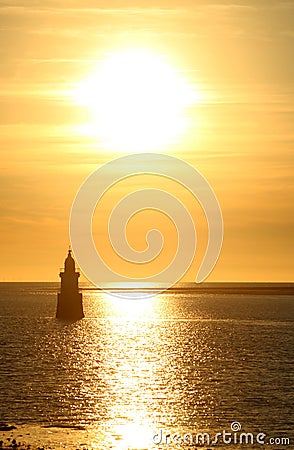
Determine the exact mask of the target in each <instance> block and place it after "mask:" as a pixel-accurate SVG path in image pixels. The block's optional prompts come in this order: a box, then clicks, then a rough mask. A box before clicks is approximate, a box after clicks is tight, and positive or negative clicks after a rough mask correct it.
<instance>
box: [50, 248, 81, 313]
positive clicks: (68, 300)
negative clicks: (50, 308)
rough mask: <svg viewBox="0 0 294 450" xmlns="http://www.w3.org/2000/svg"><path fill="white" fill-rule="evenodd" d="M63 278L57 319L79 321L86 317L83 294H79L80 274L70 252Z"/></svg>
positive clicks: (58, 297)
mask: <svg viewBox="0 0 294 450" xmlns="http://www.w3.org/2000/svg"><path fill="white" fill-rule="evenodd" d="M59 276H60V278H61V289H60V294H57V310H56V318H57V319H62V320H79V319H82V318H83V317H84V311H83V303H82V294H80V293H79V283H78V279H79V276H80V273H79V272H76V268H75V261H74V259H73V257H72V256H71V250H69V251H68V255H67V258H66V260H65V262H64V271H62V272H60V274H59Z"/></svg>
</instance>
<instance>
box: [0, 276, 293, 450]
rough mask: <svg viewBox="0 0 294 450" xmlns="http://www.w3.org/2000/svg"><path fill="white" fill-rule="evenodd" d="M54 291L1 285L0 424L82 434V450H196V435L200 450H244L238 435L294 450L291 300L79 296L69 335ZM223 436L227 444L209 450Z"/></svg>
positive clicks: (188, 294) (45, 286) (180, 294)
mask: <svg viewBox="0 0 294 450" xmlns="http://www.w3.org/2000/svg"><path fill="white" fill-rule="evenodd" d="M56 292H57V284H53V283H51V284H50V283H0V318H1V322H0V347H1V353H0V421H2V422H3V421H4V422H9V423H13V424H16V425H17V426H21V425H22V424H23V425H26V426H36V427H39V428H36V429H40V427H42V428H43V427H46V426H55V427H65V428H66V427H80V428H81V429H83V428H84V430H91V436H92V437H91V436H90V438H89V436H88V438H87V439H88V441H87V443H88V445H89V447H88V448H90V445H91V444H92V447H93V448H114V449H128V448H138V449H139V448H144V449H149V448H153V447H154V448H197V446H195V445H194V447H193V446H192V445H191V446H188V444H189V443H191V439H196V434H197V433H200V432H207V433H209V439H210V446H209V445H206V447H207V448H244V446H243V445H240V442H239V438H240V433H241V432H242V431H244V432H247V433H251V434H252V435H254V442H253V444H252V445H245V447H246V448H253V447H254V448H255V447H256V448H289V449H290V448H293V445H292V444H293V424H294V414H293V406H294V393H293V392H294V391H293V380H294V370H293V368H294V327H293V324H294V298H293V296H291V295H255V294H250V295H249V294H244V293H243V294H242V295H241V294H237V293H235V294H230V295H226V294H217V293H214V294H209V293H205V294H204V293H202V294H201V293H196V292H195V291H192V290H191V291H189V290H185V291H181V290H179V291H177V292H176V293H175V292H171V293H165V294H162V295H160V296H158V297H155V298H153V299H144V300H122V299H117V298H114V297H111V296H110V295H108V294H105V293H102V292H97V291H93V290H89V291H85V292H84V294H83V296H84V310H85V315H86V318H85V319H83V320H81V321H79V322H76V323H71V324H70V323H62V322H59V321H57V320H55V318H54V315H55V308H56ZM233 422H239V425H238V424H233V425H232V423H233ZM240 426H241V427H242V428H241V430H239V428H240ZM44 429H45V428H44ZM61 429H63V428H61ZM69 429H70V428H69ZM48 430H50V428H48ZM93 430H94V431H93ZM224 431H225V432H227V433H231V435H232V436H231V439H235V440H236V442H235V443H234V442H233V441H232V442H231V443H225V442H223V434H222V436H220V437H219V438H217V439H218V440H217V442H216V443H213V444H211V441H213V440H215V439H216V438H215V434H216V433H218V432H219V433H223V432H224ZM233 431H235V437H234V436H233V434H234V433H233ZM173 433H178V434H179V439H182V440H181V445H179V443H180V441H178V443H175V441H171V437H168V434H173ZM185 433H188V435H187V436H186V438H185V439H186V441H184V438H183V436H184V434H185ZM258 433H264V434H265V435H266V437H265V438H260V439H261V440H262V439H264V441H265V442H264V445H263V444H261V443H257V442H256V436H257V434H258ZM200 438H201V436H200ZM200 438H198V439H200ZM270 438H274V439H276V440H275V441H271V442H269V439H270ZM282 438H288V439H290V440H291V443H290V445H287V441H282V440H281V441H278V440H277V439H282ZM79 439H80V437H79ZM91 439H92V440H91ZM175 439H177V438H175ZM201 439H202V438H201ZM205 439H206V440H207V439H208V437H207V436H205ZM224 439H227V440H228V439H230V436H229V435H227V437H225V438H224ZM244 439H245V438H244ZM248 439H251V437H248ZM165 442H168V445H165ZM204 443H205V444H208V442H206V441H205V442H204ZM206 447H205V445H204V448H206ZM57 448H58V447H57Z"/></svg>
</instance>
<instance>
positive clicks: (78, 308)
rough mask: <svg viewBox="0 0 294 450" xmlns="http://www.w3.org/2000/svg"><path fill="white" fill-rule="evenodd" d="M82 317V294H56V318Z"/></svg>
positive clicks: (72, 318)
mask: <svg viewBox="0 0 294 450" xmlns="http://www.w3.org/2000/svg"><path fill="white" fill-rule="evenodd" d="M83 317H84V311H83V302H82V294H74V295H70V296H67V295H64V294H57V309H56V319H60V320H67V321H75V320H80V319H82V318H83Z"/></svg>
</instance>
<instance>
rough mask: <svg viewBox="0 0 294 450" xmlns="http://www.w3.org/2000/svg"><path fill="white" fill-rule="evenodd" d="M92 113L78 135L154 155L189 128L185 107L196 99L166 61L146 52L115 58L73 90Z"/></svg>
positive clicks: (114, 147) (137, 51) (161, 57)
mask: <svg viewBox="0 0 294 450" xmlns="http://www.w3.org/2000/svg"><path fill="white" fill-rule="evenodd" d="M74 99H75V102H76V103H78V104H79V105H84V106H86V107H88V108H89V109H90V110H91V122H90V123H87V124H84V125H83V126H82V128H81V129H82V131H83V132H84V133H86V134H89V135H91V136H96V137H97V138H99V139H101V140H102V141H103V142H104V143H105V144H106V145H108V146H109V147H111V148H112V149H116V150H119V149H120V150H124V151H125V150H129V151H147V150H148V151H152V150H156V149H159V148H161V147H162V146H163V145H165V144H168V143H170V142H173V141H174V139H175V138H176V137H177V136H178V135H179V134H180V133H181V132H183V130H184V129H185V127H186V126H187V122H188V121H187V115H186V110H187V107H189V106H191V105H193V104H194V103H196V102H197V101H198V100H199V93H197V92H196V90H195V88H194V87H193V86H192V85H191V84H189V83H188V82H187V81H186V79H185V78H184V77H183V76H182V75H181V74H180V73H179V72H178V71H177V70H176V69H174V68H173V67H172V65H171V64H169V62H168V61H167V58H166V57H164V56H162V55H157V54H155V53H151V52H148V51H145V50H128V51H121V52H117V53H113V54H111V55H109V56H108V57H107V58H105V59H104V60H103V61H102V62H101V63H100V64H99V66H98V67H97V70H96V71H95V73H93V74H92V75H91V76H90V77H88V78H87V79H85V80H82V81H81V82H79V83H78V85H77V86H76V89H74Z"/></svg>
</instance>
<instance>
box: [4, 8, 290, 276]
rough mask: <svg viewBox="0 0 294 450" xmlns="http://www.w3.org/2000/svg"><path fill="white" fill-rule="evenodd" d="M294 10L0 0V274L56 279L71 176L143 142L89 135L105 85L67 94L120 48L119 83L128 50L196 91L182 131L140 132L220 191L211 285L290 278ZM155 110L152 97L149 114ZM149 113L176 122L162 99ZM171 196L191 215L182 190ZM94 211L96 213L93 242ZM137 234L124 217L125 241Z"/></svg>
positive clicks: (75, 184) (170, 124) (76, 182)
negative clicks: (219, 231) (219, 232)
mask: <svg viewBox="0 0 294 450" xmlns="http://www.w3.org/2000/svg"><path fill="white" fill-rule="evenodd" d="M293 15H294V3H293V2H292V1H290V0H235V1H226V0H214V1H210V0H205V1H204V0H202V1H201V0H190V1H187V0H177V1H175V0H168V1H167V0H165V1H156V2H155V1H153V0H148V1H147V0H146V1H144V0H141V1H131V0H129V1H127V0H126V1H124V2H122V1H119V0H117V1H114V0H108V1H107V2H106V1H98V0H92V1H91V0H83V1H82V0H79V1H78V0H66V1H64V2H60V1H54V0H42V1H41V0H31V1H26V0H6V1H3V0H0V33H1V36H0V56H1V71H0V77H1V88H0V89H1V104H0V127H1V128H0V129H1V131H0V148H1V179H0V180H1V181H0V182H1V190H0V195H1V211H0V214H1V220H0V227H1V232H0V233H1V234H0V248H1V271H0V280H2V281H18V280H23V281H25V280H44V281H46V280H56V281H57V280H58V271H59V267H61V266H62V264H63V260H64V257H65V254H66V250H67V246H68V242H69V239H68V219H69V212H70V208H71V204H72V201H73V199H74V196H75V194H76V191H77V189H78V188H79V186H80V184H81V183H82V182H83V180H84V179H85V177H86V176H88V175H89V174H90V173H91V172H92V171H93V170H95V169H96V168H97V167H99V166H100V165H101V164H103V163H106V162H107V161H110V160H111V159H113V158H115V157H118V156H122V155H126V154H128V153H130V151H131V152H133V151H136V148H137V149H138V151H142V148H141V147H142V142H141V143H139V142H138V141H135V142H132V141H128V140H127V141H126V142H125V143H124V144H125V145H124V146H122V148H119V146H118V145H117V142H115V143H113V142H110V143H109V142H108V141H109V130H108V134H107V133H106V136H104V135H103V134H101V133H96V132H93V129H95V127H97V122H95V120H94V119H93V117H94V116H95V113H96V116H97V115H98V119H97V117H96V120H99V117H100V118H101V117H102V116H105V117H107V114H109V111H108V106H109V105H110V103H108V102H107V89H106V91H105V92H106V99H105V98H104V100H103V101H101V102H100V100H99V99H100V97H101V95H100V97H99V95H98V94H97V95H96V97H95V95H94V96H93V98H92V103H93V102H94V106H93V104H92V105H90V106H89V98H88V99H87V95H88V97H89V90H88V92H87V95H86V94H85V93H84V94H82V95H84V99H85V102H84V103H85V104H83V101H81V99H80V98H79V95H78V93H79V92H81V90H82V92H83V86H85V83H86V86H91V84H89V83H90V82H89V81H87V80H89V79H90V78H91V77H93V76H94V77H95V74H96V73H97V71H99V68H100V69H101V67H102V66H103V64H105V61H109V60H111V61H112V60H113V59H112V58H118V59H119V58H121V61H122V62H121V67H120V66H119V64H118V65H116V66H115V67H114V69H113V72H114V75H115V76H116V77H117V76H118V73H120V68H121V69H122V72H121V73H120V76H121V79H123V78H122V77H123V70H124V67H123V66H124V63H123V62H124V61H125V66H126V67H127V68H128V67H129V71H131V64H130V62H128V60H127V59H124V58H125V56H124V55H126V54H128V52H133V51H134V52H136V54H139V55H140V54H143V55H144V54H148V55H151V58H154V61H161V62H164V64H167V67H170V68H171V72H170V73H171V74H172V76H174V75H175V76H176V77H178V78H179V79H181V80H182V81H183V83H184V86H186V87H187V89H191V90H192V91H193V93H194V95H195V97H194V100H193V102H191V104H188V105H186V106H185V108H184V107H183V108H182V109H183V110H184V119H185V121H186V122H187V124H188V125H187V126H186V128H184V129H183V130H182V131H181V132H179V134H178V135H176V136H165V135H163V139H159V138H162V136H160V135H157V134H156V133H157V132H155V131H154V130H153V129H152V128H151V132H150V133H149V138H150V136H151V138H152V137H155V138H156V139H155V138H154V140H152V139H151V141H150V147H152V148H150V150H151V151H153V152H154V151H155V152H162V153H167V154H170V155H173V156H177V157H178V158H181V159H184V160H185V161H187V162H189V163H190V164H192V165H193V166H194V167H195V168H197V169H198V170H199V171H200V172H202V174H203V175H204V176H205V177H206V178H207V179H208V181H209V182H210V184H211V186H212V187H213V189H214V191H215V192H216V195H217V197H218V199H219V202H220V205H221V208H222V211H223V217H224V225H225V237H224V244H223V250H222V253H221V256H220V259H219V262H218V264H217V266H216V268H215V269H214V271H213V272H212V274H211V275H210V277H209V281H223V280H224V281H227V280H228V281H229V280H232V281H239V280H240V281H291V280H293V254H294V245H293V229H294V214H293V194H294V183H293V150H294V148H293V139H294V135H293V123H294V109H293V108H294V102H293V100H294V77H293V75H294V62H293V46H294V28H293ZM145 61H146V60H145ZM151 66H152V64H151ZM142 67H143V69H142V70H144V61H143V63H142ZM154 67H155V66H154ZM151 68H152V67H151ZM160 70H161V69H160ZM159 72H160V71H159ZM163 73H164V72H162V74H163ZM109 74H110V75H111V73H110V72H106V78H107V79H109ZM125 75H126V76H127V75H128V74H125ZM159 75H160V74H159ZM98 79H99V78H97V80H98ZM165 79H166V78H165ZM85 80H86V81H85ZM146 80H147V78H146ZM87 83H88V84H87ZM172 83H173V81H171V91H173V92H174V89H173V84H172ZM158 86H159V89H161V92H162V88H161V85H160V84H158ZM108 88H109V86H108ZM110 88H111V85H110ZM120 89H121V91H123V90H124V85H123V83H122V85H121V87H120ZM180 92H182V91H181V90H180ZM90 94H91V92H90ZM167 94H168V91H167ZM183 95H184V94H183ZM158 96H159V97H160V96H161V94H160V92H159V93H158ZM167 96H168V95H167ZM90 97H91V95H90ZM164 98H165V97H164V96H163V97H162V98H161V101H163V103H164ZM82 100H83V99H82ZM145 100H146V99H145ZM125 101H126V100H125ZM146 101H147V100H146ZM175 101H177V99H175ZM96 103H97V105H98V106H97V107H96ZM188 103H189V102H188ZM115 106H116V105H115V104H114V107H115ZM149 106H150V105H149ZM159 107H162V104H161V105H159ZM152 108H153V110H154V114H155V113H156V111H157V106H156V99H155V100H154V102H153V103H151V112H150V115H149V116H146V117H147V119H148V117H149V118H150V117H151V116H152V115H153V111H152ZM93 109H94V111H93ZM117 111H118V112H117V119H116V124H115V126H117V124H118V122H119V121H120V118H121V119H122V120H123V119H124V111H123V107H122V105H120V108H118V109H117ZM159 111H161V112H162V113H163V115H166V117H168V120H169V121H168V120H167V122H166V126H167V128H169V129H171V128H174V127H175V128H177V126H179V122H178V121H179V120H180V119H179V118H178V117H177V114H176V113H175V114H174V115H173V114H171V117H170V116H169V113H170V111H172V108H168V107H166V106H165V109H164V104H163V109H162V110H160V109H159ZM104 112H105V114H104ZM155 117H156V116H155ZM147 119H146V120H147ZM111 126H113V124H111ZM115 126H114V128H112V132H113V135H114V136H112V137H117V136H120V134H119V131H117V130H116V129H115ZM179 128H180V126H179ZM152 130H153V133H155V134H154V135H152ZM116 131H117V133H116ZM139 131H140V133H141V131H142V130H141V128H140V127H139ZM143 131H144V130H143ZM145 131H146V130H145ZM147 131H148V129H147ZM147 134H148V133H146V136H147ZM167 134H168V133H167ZM146 136H143V138H144V139H142V141H143V140H144V141H145V143H146V139H145V138H146ZM166 137H169V139H164V138H166ZM128 138H130V136H128ZM107 139H108V141H107ZM147 142H148V145H149V141H147ZM128 144H129V145H130V147H129V148H128ZM131 144H132V145H131ZM136 146H137V147H136ZM143 149H144V150H148V149H147V148H143ZM147 184H148V183H147ZM122 190H123V188H122ZM181 195H183V198H184V201H186V202H187V203H188V206H189V207H190V208H191V211H192V214H194V215H195V220H196V222H197V220H198V214H196V213H195V212H193V211H194V209H193V208H194V206H193V199H190V198H189V196H188V195H187V194H186V193H182V194H181ZM110 203H111V202H110ZM200 216H201V214H199V217H200ZM99 217H101V221H99ZM103 217H104V216H103V214H101V216H99V215H98V216H97V214H96V217H95V221H94V222H95V223H96V222H97V224H96V225H97V227H98V228H99V227H100V228H101V229H99V230H98V228H97V227H96V228H97V230H96V231H97V239H96V240H98V241H99V233H100V234H101V233H102V234H103V230H102V228H103V225H102V222H103V220H104V219H103ZM202 219H203V218H202ZM202 219H201V218H199V220H200V222H201V220H202ZM160 221H161V222H162V226H163V228H164V229H168V226H169V225H168V224H166V223H165V219H160ZM151 222H152V221H151ZM144 223H146V219H144ZM147 223H148V220H147ZM94 225H95V224H94ZM166 227H167V228H166ZM201 227H202V228H201ZM200 229H203V230H204V225H203V223H202V225H201V224H200ZM140 230H141V225H140V226H137V227H136V226H135V224H133V225H132V230H131V235H132V239H133V241H134V245H139V246H140V242H141V240H140V239H141V237H140ZM141 231H142V230H141ZM102 234H101V235H102ZM168 234H169V236H172V243H173V245H174V237H173V231H171V232H168ZM202 234H203V239H205V238H206V234H205V231H203V233H202ZM200 235H201V232H200ZM136 239H137V240H138V242H137V243H136ZM97 245H98V244H97ZM173 245H171V247H169V248H173ZM202 247H203V245H202V244H201V245H200V249H199V251H200V254H199V257H198V256H197V257H196V259H195V262H194V264H193V265H192V267H191V269H190V270H189V272H188V274H187V277H186V280H193V279H194V277H195V275H196V272H197V269H198V267H199V264H200V261H201V249H202ZM163 256H164V255H163ZM160 264H162V260H161V263H160Z"/></svg>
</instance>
